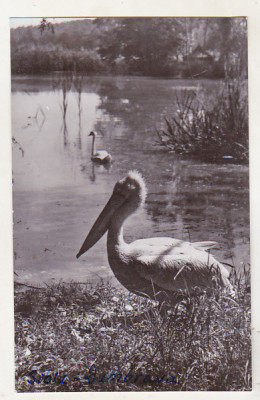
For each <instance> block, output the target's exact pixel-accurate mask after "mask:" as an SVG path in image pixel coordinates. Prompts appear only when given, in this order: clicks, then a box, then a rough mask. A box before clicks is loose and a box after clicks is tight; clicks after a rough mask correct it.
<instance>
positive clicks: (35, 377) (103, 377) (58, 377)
mask: <svg viewBox="0 0 260 400" xmlns="http://www.w3.org/2000/svg"><path fill="white" fill-rule="evenodd" d="M28 376H29V378H30V379H28V380H27V382H28V383H29V384H30V385H34V384H40V383H44V384H46V385H50V384H56V385H60V384H62V385H69V383H70V381H74V382H75V381H85V382H87V383H88V384H89V385H93V384H94V383H95V382H100V383H109V382H120V383H139V384H147V383H150V384H154V383H157V384H158V383H159V384H162V383H174V384H178V383H179V382H178V377H176V376H172V375H166V374H163V375H162V376H156V377H154V376H151V375H147V374H142V373H138V374H136V373H135V372H134V368H130V369H129V371H128V373H127V374H126V375H124V374H121V373H105V374H104V373H102V374H98V373H97V369H96V366H95V364H91V366H90V368H89V370H88V374H85V375H84V376H83V377H82V378H80V377H79V376H75V377H73V378H71V377H68V376H67V375H66V374H59V373H58V372H56V373H54V374H50V373H49V371H48V372H47V374H43V373H42V374H40V373H38V371H37V370H33V371H31V372H30V373H29V374H28Z"/></svg>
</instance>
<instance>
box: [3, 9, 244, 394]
mask: <svg viewBox="0 0 260 400" xmlns="http://www.w3.org/2000/svg"><path fill="white" fill-rule="evenodd" d="M10 69H11V76H10V80H11V138H10V141H11V142H12V207H13V285H14V296H13V298H14V304H13V307H14V362H15V367H14V371H13V375H14V384H15V391H16V392H18V393H33V392H38V393H43V392H198V391H208V392H214V391H218V392H219V391H223V392H234V391H239V392H248V391H251V390H252V359H251V357H252V351H251V349H252V343H251V262H250V214H249V161H250V156H249V136H250V135H249V112H248V106H249V102H248V79H249V78H250V76H249V70H248V18H247V16H246V15H240V16H237V15H233V16H222V15H219V16H211V15H208V16H196V17H195V16H194V17H192V16H186V17H182V16H156V17H155V16H153V17H152V16H151V17H149V16H142V15H140V16H138V17H137V16H103V17H102V16H97V17H94V16H92V15H86V16H85V17H83V16H81V17H62V16H61V17H57V16H56V17H52V16H48V17H44V16H41V17H37V18H36V17H23V18H21V17H19V18H18V17H12V18H10Z"/></svg>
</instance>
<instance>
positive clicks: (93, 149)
mask: <svg viewBox="0 0 260 400" xmlns="http://www.w3.org/2000/svg"><path fill="white" fill-rule="evenodd" d="M95 139H96V136H95V135H93V140H92V149H91V155H92V156H94V155H95V154H96V147H95Z"/></svg>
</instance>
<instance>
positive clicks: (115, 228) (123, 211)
mask: <svg viewBox="0 0 260 400" xmlns="http://www.w3.org/2000/svg"><path fill="white" fill-rule="evenodd" d="M137 208H138V204H123V205H122V206H121V207H120V208H119V209H118V211H117V213H116V214H114V215H113V217H112V218H111V222H110V225H109V228H108V236H107V244H108V247H114V246H117V245H122V244H125V241H124V237H123V224H124V221H125V220H126V219H127V217H129V216H130V215H131V214H132V213H133V212H134V211H135V210H136V209H137Z"/></svg>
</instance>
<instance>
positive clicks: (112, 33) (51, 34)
mask: <svg viewBox="0 0 260 400" xmlns="http://www.w3.org/2000/svg"><path fill="white" fill-rule="evenodd" d="M246 29H247V27H246V19H245V18H95V19H85V20H76V21H70V22H65V23H61V24H51V23H50V22H48V20H46V19H43V20H42V22H41V24H40V26H39V27H30V26H29V27H26V28H23V27H20V28H16V29H12V30H11V59H12V72H13V73H21V74H24V73H25V74H27V73H43V72H45V73H46V72H52V71H80V72H84V73H110V74H111V73H112V74H118V73H120V74H139V75H157V76H167V75H168V76H178V77H179V76H183V77H192V76H202V77H207V76H208V77H223V76H224V75H225V74H226V73H227V72H228V73H234V71H233V70H234V69H235V70H236V72H239V74H240V75H241V74H243V75H244V76H245V75H246V74H247V33H246ZM198 48H199V49H200V52H197V53H194V51H196V49H198ZM198 53H200V54H198Z"/></svg>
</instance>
